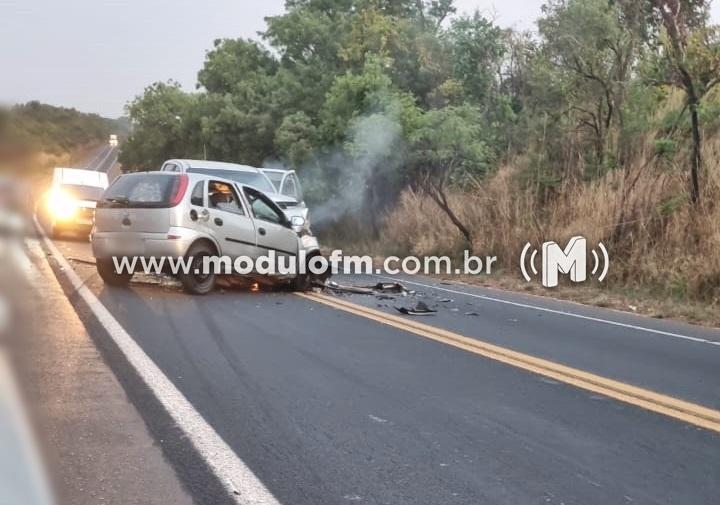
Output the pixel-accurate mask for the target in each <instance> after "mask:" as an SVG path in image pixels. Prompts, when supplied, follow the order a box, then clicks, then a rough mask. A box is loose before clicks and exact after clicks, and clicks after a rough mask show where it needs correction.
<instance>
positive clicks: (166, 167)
mask: <svg viewBox="0 0 720 505" xmlns="http://www.w3.org/2000/svg"><path fill="white" fill-rule="evenodd" d="M162 171H163V172H179V171H180V169H179V167H178V166H177V165H176V164H175V163H166V164H165V165H164V166H163V167H162Z"/></svg>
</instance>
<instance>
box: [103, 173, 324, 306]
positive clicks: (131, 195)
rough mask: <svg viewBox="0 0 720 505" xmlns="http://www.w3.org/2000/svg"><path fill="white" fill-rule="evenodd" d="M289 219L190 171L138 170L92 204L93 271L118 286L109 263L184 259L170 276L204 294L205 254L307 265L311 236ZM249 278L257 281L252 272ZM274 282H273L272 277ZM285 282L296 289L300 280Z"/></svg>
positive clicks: (258, 195) (314, 247)
mask: <svg viewBox="0 0 720 505" xmlns="http://www.w3.org/2000/svg"><path fill="white" fill-rule="evenodd" d="M300 220H302V217H298V216H294V217H292V219H288V217H287V216H286V215H285V214H284V213H283V211H282V210H281V209H280V208H279V207H278V206H277V205H276V204H275V203H274V202H273V201H272V200H271V199H270V198H269V197H267V196H266V195H265V194H263V193H262V192H260V191H258V190H257V189H255V188H254V187H252V186H247V185H244V184H240V183H237V182H235V181H232V180H229V179H223V178H220V177H214V176H207V175H202V174H191V173H169V172H143V173H134V174H126V175H123V176H121V177H119V178H118V179H116V180H115V182H113V184H112V185H111V186H110V187H109V188H108V189H107V190H106V191H105V193H104V195H103V197H102V199H101V200H100V202H99V203H98V206H97V211H96V214H95V227H94V229H93V232H92V236H91V240H92V249H93V254H94V256H95V258H96V261H97V269H98V273H99V274H100V276H101V277H102V279H103V280H104V281H105V282H106V283H108V284H111V285H126V284H127V283H129V282H130V279H131V278H132V274H131V273H128V272H127V271H126V270H125V271H117V270H116V263H115V261H114V260H113V258H123V257H129V258H187V259H192V260H193V267H192V268H190V269H189V271H188V272H187V273H184V272H177V273H176V275H177V277H178V278H179V280H180V282H181V283H182V284H183V286H184V287H185V290H186V291H188V292H190V293H193V294H206V293H209V292H210V291H211V290H212V289H213V287H214V285H215V281H216V275H215V273H213V272H207V271H202V270H200V268H199V267H200V265H201V264H202V263H199V262H202V261H204V258H206V257H228V258H230V259H231V260H233V261H234V260H235V259H237V258H239V257H247V258H251V259H258V258H260V257H263V256H267V255H268V252H269V251H274V252H275V255H276V256H278V257H280V256H292V257H295V258H298V257H300V251H305V255H306V258H308V260H309V259H310V258H312V257H314V256H317V255H320V250H319V246H318V242H317V239H316V238H315V237H314V236H312V235H309V234H307V233H298V232H296V231H294V230H293V227H295V228H297V227H302V224H303V223H301V222H300ZM249 276H250V277H253V278H257V277H258V276H257V275H255V273H254V272H253V273H252V274H250V275H249ZM276 280H277V279H276ZM281 280H289V281H291V282H292V283H294V284H295V286H296V287H298V288H303V287H306V286H307V284H308V283H309V278H308V277H307V276H295V277H293V278H290V279H281Z"/></svg>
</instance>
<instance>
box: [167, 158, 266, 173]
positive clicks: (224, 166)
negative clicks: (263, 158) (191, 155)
mask: <svg viewBox="0 0 720 505" xmlns="http://www.w3.org/2000/svg"><path fill="white" fill-rule="evenodd" d="M166 163H178V164H180V165H182V166H183V167H184V168H186V169H187V168H209V169H212V170H234V171H241V172H255V173H260V170H259V169H258V168H255V167H251V166H250V165H241V164H239V163H227V162H225V161H208V160H167V161H166V162H165V163H163V165H165V164H166Z"/></svg>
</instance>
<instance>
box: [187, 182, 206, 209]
mask: <svg viewBox="0 0 720 505" xmlns="http://www.w3.org/2000/svg"><path fill="white" fill-rule="evenodd" d="M190 204H191V205H196V206H198V207H204V206H205V182H204V181H200V182H198V183H197V184H195V188H194V189H193V191H192V194H191V195H190Z"/></svg>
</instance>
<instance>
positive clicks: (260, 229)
mask: <svg viewBox="0 0 720 505" xmlns="http://www.w3.org/2000/svg"><path fill="white" fill-rule="evenodd" d="M258 233H259V234H260V235H263V236H265V234H266V233H267V232H266V231H265V228H258Z"/></svg>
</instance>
